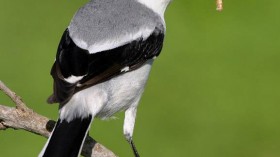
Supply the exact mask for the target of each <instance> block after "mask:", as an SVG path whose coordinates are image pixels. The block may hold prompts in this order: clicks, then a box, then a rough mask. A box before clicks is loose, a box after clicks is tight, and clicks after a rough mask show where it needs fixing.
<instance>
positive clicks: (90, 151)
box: [0, 81, 116, 157]
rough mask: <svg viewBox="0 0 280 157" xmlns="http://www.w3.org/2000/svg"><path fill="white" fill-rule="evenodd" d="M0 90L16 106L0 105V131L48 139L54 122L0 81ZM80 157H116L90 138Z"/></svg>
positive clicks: (87, 139) (86, 141)
mask: <svg viewBox="0 0 280 157" xmlns="http://www.w3.org/2000/svg"><path fill="white" fill-rule="evenodd" d="M0 90H2V91H3V92H4V93H5V94H6V95H7V96H9V97H10V98H11V99H12V101H13V102H14V103H15V104H16V107H15V108H14V107H7V106H4V105H0V130H5V129H8V128H12V129H22V130H26V131H29V132H31V133H34V134H37V135H40V136H43V137H49V135H50V132H51V131H52V129H53V128H54V125H55V121H52V120H49V119H48V118H47V117H44V116H42V115H39V114H38V113H36V112H34V111H33V110H31V109H30V108H28V107H27V106H26V105H25V103H24V102H23V101H22V100H21V98H20V97H19V96H17V95H16V93H15V92H13V91H12V90H11V89H9V88H8V87H7V86H6V85H5V84H4V83H3V82H2V81H0ZM82 155H83V156H85V157H93V156H94V157H116V155H115V154H114V153H113V152H112V151H110V150H109V149H107V148H106V147H104V146H103V145H101V144H99V143H97V142H96V141H95V140H94V139H93V138H91V137H90V136H88V137H87V138H86V140H85V144H84V147H83V150H82Z"/></svg>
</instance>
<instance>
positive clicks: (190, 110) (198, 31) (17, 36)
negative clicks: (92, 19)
mask: <svg viewBox="0 0 280 157" xmlns="http://www.w3.org/2000/svg"><path fill="white" fill-rule="evenodd" d="M84 3H86V0H73V1H68V0H48V1H38V0H24V1H23V0H13V1H4V0H1V3H0V20H1V22H0V80H2V81H3V82H5V83H6V84H7V85H8V86H9V87H10V88H12V89H13V90H14V91H16V92H17V93H18V95H20V96H21V97H22V98H23V99H24V101H25V102H26V103H27V104H28V105H29V107H31V108H32V109H34V110H35V111H36V112H38V113H40V114H43V115H45V116H47V117H49V118H51V119H56V118H57V105H48V104H46V101H45V100H46V98H47V97H48V96H49V95H50V93H51V92H52V78H51V76H50V75H49V71H50V68H51V66H52V64H53V61H54V57H55V53H56V48H57V45H58V42H59V40H60V37H61V34H62V32H63V31H64V29H65V28H66V27H67V25H68V23H69V21H70V19H71V18H72V16H73V14H74V13H75V11H76V10H77V9H78V8H79V7H80V6H82V5H83V4H84ZM224 8H225V9H224V11H223V12H222V13H219V12H217V11H216V10H215V0H174V1H173V2H172V4H171V5H170V6H169V8H168V10H167V12H166V23H167V35H166V40H165V45H164V49H163V52H162V54H161V56H160V57H159V58H158V59H157V61H156V62H155V64H154V66H153V69H152V72H151V76H150V79H149V82H148V85H147V88H146V91H145V93H144V95H143V98H142V101H141V104H140V106H139V110H138V117H137V122H136V128H135V133H134V140H135V142H136V145H137V148H138V149H139V151H140V154H141V155H142V156H144V157H157V156H160V157H171V156H178V157H181V156H182V157H279V156H280V149H279V148H280V104H279V103H280V96H279V94H280V91H279V89H280V70H279V68H280V62H279V61H280V53H279V52H280V51H279V50H280V31H279V28H280V1H279V0H265V1H264V0H224ZM0 104H5V105H8V106H13V103H11V101H10V100H9V99H8V98H7V97H6V96H5V95H3V94H2V93H0ZM116 117H118V118H117V119H116V120H110V121H101V120H95V121H94V125H93V126H92V128H91V131H90V134H91V135H92V136H93V137H94V138H95V139H96V140H98V141H99V142H101V143H102V144H104V145H105V146H106V147H108V148H110V149H111V150H113V151H114V152H115V153H116V154H118V155H119V156H121V157H130V156H132V155H133V154H132V151H131V149H130V147H129V145H128V144H127V142H126V141H125V139H124V137H123V135H122V125H123V113H120V114H117V115H116ZM45 142H46V139H45V138H43V137H40V136H37V135H34V134H31V133H28V132H25V131H20V130H19V131H14V130H11V129H9V130H6V131H0V156H1V157H13V156H23V157H32V156H37V154H38V153H39V152H40V150H41V148H42V147H43V145H44V143H45Z"/></svg>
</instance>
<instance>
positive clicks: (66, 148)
mask: <svg viewBox="0 0 280 157" xmlns="http://www.w3.org/2000/svg"><path fill="white" fill-rule="evenodd" d="M91 121H92V116H89V117H87V118H83V119H82V118H75V119H73V120H71V121H70V122H67V121H66V120H62V121H61V120H60V119H58V121H57V123H56V126H55V128H54V130H53V132H52V134H51V136H50V137H49V140H48V142H47V143H46V145H45V147H44V149H43V150H42V152H41V153H40V155H39V157H78V156H79V155H80V153H81V149H82V146H83V143H84V139H85V137H86V135H87V133H88V130H89V127H90V123H91Z"/></svg>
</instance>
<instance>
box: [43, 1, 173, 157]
mask: <svg viewBox="0 0 280 157" xmlns="http://www.w3.org/2000/svg"><path fill="white" fill-rule="evenodd" d="M169 2H170V0H91V1H90V2H88V3H87V4H86V5H85V6H83V7H82V8H80V9H79V10H78V11H77V12H76V14H75V16H74V17H73V19H72V21H71V23H70V25H69V26H68V28H67V29H66V30H65V31H64V34H63V36H62V38H61V40H60V43H59V46H58V50H57V55H56V61H55V63H54V65H53V67H52V69H51V75H52V77H53V79H54V85H53V94H52V95H51V96H50V97H49V99H48V103H51V104H52V103H59V119H58V121H57V123H56V126H55V128H54V130H53V131H52V133H51V136H50V137H49V139H48V141H47V143H46V144H45V146H44V148H43V150H42V151H41V153H40V154H39V156H40V157H77V156H79V155H80V153H81V149H82V146H83V143H84V140H85V137H86V135H87V133H88V131H89V128H90V124H91V122H92V121H93V119H94V118H95V117H97V118H101V119H106V118H109V117H111V116H112V115H114V114H115V113H116V112H119V111H125V119H124V126H123V133H124V135H125V138H126V140H127V141H128V142H129V144H130V145H131V147H132V149H133V152H134V155H135V156H136V157H138V156H139V154H138V153H137V150H136V147H135V145H134V143H133V141H132V134H133V129H134V123H135V118H136V111H137V106H138V102H139V100H140V98H141V95H142V93H143V91H144V87H145V84H146V82H147V79H148V76H149V72H150V70H151V66H152V64H153V61H154V59H155V58H156V57H157V56H158V55H159V54H160V51H161V49H162V46H163V40H164V35H165V30H166V26H165V21H164V12H165V9H166V7H167V6H168V4H169Z"/></svg>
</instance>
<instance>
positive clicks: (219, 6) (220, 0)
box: [216, 0, 223, 11]
mask: <svg viewBox="0 0 280 157" xmlns="http://www.w3.org/2000/svg"><path fill="white" fill-rule="evenodd" d="M216 5H217V8H216V9H217V11H222V10H223V0H216Z"/></svg>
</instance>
